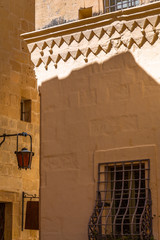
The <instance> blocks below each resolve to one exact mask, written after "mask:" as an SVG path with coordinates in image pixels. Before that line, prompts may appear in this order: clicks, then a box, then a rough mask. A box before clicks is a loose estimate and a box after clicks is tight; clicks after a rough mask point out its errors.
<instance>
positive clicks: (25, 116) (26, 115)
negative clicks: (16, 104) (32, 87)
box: [21, 99, 31, 122]
mask: <svg viewBox="0 0 160 240" xmlns="http://www.w3.org/2000/svg"><path fill="white" fill-rule="evenodd" d="M21 121H25V122H31V100H29V99H21Z"/></svg>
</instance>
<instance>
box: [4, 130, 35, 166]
mask: <svg viewBox="0 0 160 240" xmlns="http://www.w3.org/2000/svg"><path fill="white" fill-rule="evenodd" d="M15 136H16V137H17V150H16V151H15V152H14V153H15V154H16V156H17V162H18V168H19V169H23V168H24V169H27V168H30V169H31V162H32V156H34V153H33V152H32V136H31V135H30V134H28V133H26V132H22V133H16V134H5V133H4V134H3V135H0V138H1V137H3V140H2V141H1V142H0V147H1V145H2V144H3V143H4V142H5V140H6V137H15ZM19 136H23V137H27V136H29V137H30V151H28V150H27V149H26V148H23V149H22V150H21V151H18V137H19ZM26 150H27V151H26ZM25 152H27V153H28V156H29V159H28V166H25V165H24V161H23V154H24V153H25ZM19 154H21V155H22V165H20V163H19V160H18V156H19Z"/></svg>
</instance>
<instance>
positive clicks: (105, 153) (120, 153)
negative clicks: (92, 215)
mask: <svg viewBox="0 0 160 240" xmlns="http://www.w3.org/2000/svg"><path fill="white" fill-rule="evenodd" d="M133 159H134V160H137V161H138V160H139V159H150V190H151V198H152V231H153V236H154V238H155V239H158V238H159V237H160V236H159V230H158V223H159V216H158V191H157V179H158V178H157V161H158V160H157V156H156V145H144V146H135V147H124V148H116V149H109V150H97V151H95V152H94V170H93V176H94V182H95V190H94V200H95V199H96V191H97V184H96V183H97V182H98V175H97V169H98V165H99V164H100V163H105V162H106V163H111V162H122V161H124V162H125V161H126V162H127V161H132V160H133ZM93 204H94V203H93ZM93 207H94V206H92V210H93Z"/></svg>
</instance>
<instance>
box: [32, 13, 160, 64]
mask: <svg viewBox="0 0 160 240" xmlns="http://www.w3.org/2000/svg"><path fill="white" fill-rule="evenodd" d="M158 39H160V16H159V15H156V16H151V17H147V18H143V19H138V20H130V21H116V22H114V23H113V24H112V25H107V26H102V27H99V28H94V29H92V30H86V31H82V32H76V33H72V34H70V35H64V36H60V37H56V38H48V39H46V40H43V41H39V42H36V43H30V44H28V48H29V51H30V52H31V53H32V61H33V63H34V65H35V66H36V67H38V66H39V65H40V64H41V63H43V64H44V66H45V67H46V68H47V66H48V65H49V64H50V63H51V62H53V63H54V64H55V65H56V64H57V63H58V62H59V61H60V60H61V59H62V60H63V61H64V62H66V61H67V60H68V59H69V58H70V57H71V58H73V59H74V60H76V59H78V58H79V57H80V56H83V57H84V60H86V59H87V58H88V57H89V55H90V54H91V53H92V54H94V55H95V56H98V54H99V53H100V52H101V51H103V52H104V53H105V54H108V53H109V52H110V51H111V50H112V49H113V48H115V49H116V50H118V49H119V48H120V47H121V46H123V47H124V48H126V49H130V48H131V47H132V46H133V45H136V47H138V48H141V47H142V46H143V45H144V44H145V43H146V42H148V43H149V44H150V45H153V44H154V43H155V42H156V41H157V40H158Z"/></svg>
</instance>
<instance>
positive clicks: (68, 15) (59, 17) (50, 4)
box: [36, 0, 103, 29]
mask: <svg viewBox="0 0 160 240" xmlns="http://www.w3.org/2000/svg"><path fill="white" fill-rule="evenodd" d="M88 7H92V13H93V14H94V15H97V14H100V13H103V0H92V1H91V0H80V1H78V0H71V1H68V0H63V1H59V0H54V1H50V0H45V1H44V0H36V29H41V28H43V27H45V26H47V25H50V24H51V23H52V25H57V24H59V23H63V22H68V21H75V20H77V19H78V18H79V15H78V11H79V9H80V8H88Z"/></svg>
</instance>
